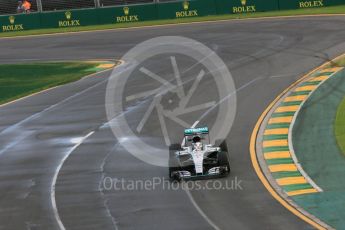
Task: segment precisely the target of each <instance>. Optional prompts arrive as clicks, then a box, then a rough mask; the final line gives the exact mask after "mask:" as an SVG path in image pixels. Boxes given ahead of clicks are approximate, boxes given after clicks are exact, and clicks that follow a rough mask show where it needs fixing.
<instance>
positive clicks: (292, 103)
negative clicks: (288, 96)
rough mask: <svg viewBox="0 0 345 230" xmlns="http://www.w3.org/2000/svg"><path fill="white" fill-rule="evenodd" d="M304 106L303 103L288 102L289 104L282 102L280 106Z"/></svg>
mask: <svg viewBox="0 0 345 230" xmlns="http://www.w3.org/2000/svg"><path fill="white" fill-rule="evenodd" d="M300 104H302V101H287V102H282V103H281V104H280V106H292V105H300Z"/></svg>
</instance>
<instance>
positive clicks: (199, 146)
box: [193, 136, 202, 151]
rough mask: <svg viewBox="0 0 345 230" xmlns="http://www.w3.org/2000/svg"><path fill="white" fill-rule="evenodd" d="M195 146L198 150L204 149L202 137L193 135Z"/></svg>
mask: <svg viewBox="0 0 345 230" xmlns="http://www.w3.org/2000/svg"><path fill="white" fill-rule="evenodd" d="M193 147H194V149H195V150H196V151H201V150H202V143H201V138H200V137H199V136H195V137H193Z"/></svg>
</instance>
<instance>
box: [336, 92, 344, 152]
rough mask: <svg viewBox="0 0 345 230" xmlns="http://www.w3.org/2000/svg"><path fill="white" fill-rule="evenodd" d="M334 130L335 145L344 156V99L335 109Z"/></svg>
mask: <svg viewBox="0 0 345 230" xmlns="http://www.w3.org/2000/svg"><path fill="white" fill-rule="evenodd" d="M334 130H335V137H336V139H337V143H338V145H339V147H340V149H341V151H342V152H343V154H345V97H344V98H343V100H342V101H341V103H340V104H339V107H338V109H337V116H336V119H335V127H334Z"/></svg>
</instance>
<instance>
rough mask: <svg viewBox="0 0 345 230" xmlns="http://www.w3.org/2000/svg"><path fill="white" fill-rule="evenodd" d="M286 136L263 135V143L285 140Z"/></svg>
mask: <svg viewBox="0 0 345 230" xmlns="http://www.w3.org/2000/svg"><path fill="white" fill-rule="evenodd" d="M287 139H288V135H287V134H275V135H265V136H264V141H270V140H287Z"/></svg>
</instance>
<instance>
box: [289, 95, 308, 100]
mask: <svg viewBox="0 0 345 230" xmlns="http://www.w3.org/2000/svg"><path fill="white" fill-rule="evenodd" d="M307 97H308V95H298V96H290V97H286V98H285V99H284V102H290V101H304V100H305V99H306V98H307Z"/></svg>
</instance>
